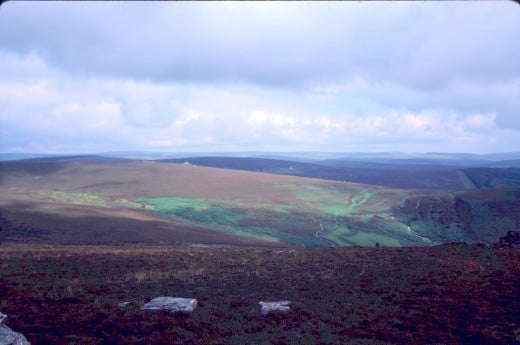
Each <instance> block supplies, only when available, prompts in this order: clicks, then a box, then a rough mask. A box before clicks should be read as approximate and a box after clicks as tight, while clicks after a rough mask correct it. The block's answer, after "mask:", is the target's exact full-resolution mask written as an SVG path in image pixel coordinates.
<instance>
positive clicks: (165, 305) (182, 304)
mask: <svg viewBox="0 0 520 345" xmlns="http://www.w3.org/2000/svg"><path fill="white" fill-rule="evenodd" d="M195 308H197V300H196V299H195V298H182V297H156V298H154V299H152V300H151V301H150V302H148V303H146V304H145V305H143V306H142V307H141V309H142V310H168V311H171V312H173V313H175V312H187V313H191V312H193V311H194V310H195Z"/></svg>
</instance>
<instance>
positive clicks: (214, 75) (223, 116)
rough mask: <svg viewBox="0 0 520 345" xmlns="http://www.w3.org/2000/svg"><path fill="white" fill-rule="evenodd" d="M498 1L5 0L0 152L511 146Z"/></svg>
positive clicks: (511, 59) (485, 149) (514, 120)
mask: <svg viewBox="0 0 520 345" xmlns="http://www.w3.org/2000/svg"><path fill="white" fill-rule="evenodd" d="M519 37H520V5H518V4H517V3H514V2H510V1H492V2H487V1H476V2H472V1H461V2H455V1H453V2H452V1H448V2H435V1H433V2H432V1H425V2H421V1H403V2H393V1H389V2H371V1H370V2H363V1H355V2H23V1H13V2H7V3H4V4H2V5H1V7H0V152H4V153H8V152H10V153H13V152H16V153H23V152H26V153H28V152H31V153H95V152H110V151H153V152H246V151H254V152H308V151H315V152H471V153H491V152H513V151H520V121H519V119H520V116H519V115H520V44H519V43H518V42H519V40H518V38H519Z"/></svg>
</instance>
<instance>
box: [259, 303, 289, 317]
mask: <svg viewBox="0 0 520 345" xmlns="http://www.w3.org/2000/svg"><path fill="white" fill-rule="evenodd" d="M259 304H260V306H261V307H262V309H261V312H262V315H266V314H269V313H271V312H283V313H285V312H288V311H289V310H291V307H289V304H291V302H290V301H276V302H260V303H259Z"/></svg>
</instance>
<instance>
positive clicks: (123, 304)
mask: <svg viewBox="0 0 520 345" xmlns="http://www.w3.org/2000/svg"><path fill="white" fill-rule="evenodd" d="M129 304H130V302H121V303H118V304H117V306H118V307H120V308H124V307H126V306H127V305H129Z"/></svg>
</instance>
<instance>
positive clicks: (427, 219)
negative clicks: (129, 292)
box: [0, 159, 520, 247]
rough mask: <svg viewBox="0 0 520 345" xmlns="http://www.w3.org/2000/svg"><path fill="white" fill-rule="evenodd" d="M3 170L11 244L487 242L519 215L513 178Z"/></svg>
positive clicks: (118, 168)
mask: <svg viewBox="0 0 520 345" xmlns="http://www.w3.org/2000/svg"><path fill="white" fill-rule="evenodd" d="M278 164H282V165H283V164H285V163H283V162H282V163H278ZM0 178H1V180H0V193H1V194H0V213H1V214H0V222H1V223H0V225H1V226H2V228H3V230H4V231H2V232H0V239H1V240H2V241H7V242H27V241H29V242H43V243H45V242H51V243H64V244H70V243H93V244H121V243H148V244H177V245H178V244H206V245H255V246H305V247H328V246H337V245H340V246H342V245H364V246H374V245H382V246H412V245H413V246H415V245H429V244H432V243H442V242H452V241H468V242H478V241H484V242H488V243H493V242H496V241H497V240H498V238H499V237H501V236H503V235H504V234H505V233H506V232H507V230H512V229H514V228H516V227H517V226H518V224H520V219H519V217H520V214H519V212H516V211H515V210H518V205H519V199H520V194H519V193H518V188H517V187H510V188H509V189H501V190H499V189H494V191H495V192H494V193H491V194H490V192H489V191H484V190H482V191H480V190H472V191H467V192H457V193H434V194H432V193H431V192H422V191H418V190H409V189H397V188H388V187H382V186H374V185H365V184H357V183H347V182H337V181H330V180H322V179H315V178H304V177H295V176H287V175H274V174H267V173H259V172H247V171H238V170H229V169H217V168H207V167H200V166H194V165H191V164H165V163H156V162H150V161H92V159H87V160H85V159H82V160H72V161H71V160H52V161H41V160H37V161H26V162H3V163H0ZM466 200H471V202H466ZM483 210H487V211H485V212H484V211H483ZM497 219H499V222H498V223H497V222H496V220H497ZM492 224H498V225H497V226H491V225H492Z"/></svg>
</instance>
